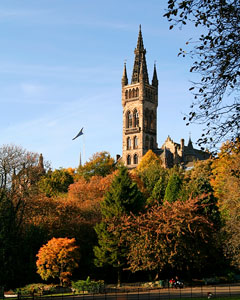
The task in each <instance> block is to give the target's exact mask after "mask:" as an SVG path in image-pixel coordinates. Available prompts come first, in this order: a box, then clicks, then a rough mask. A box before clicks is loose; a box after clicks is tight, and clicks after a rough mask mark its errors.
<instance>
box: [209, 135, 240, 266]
mask: <svg viewBox="0 0 240 300" xmlns="http://www.w3.org/2000/svg"><path fill="white" fill-rule="evenodd" d="M239 170H240V142H239V140H238V139H237V140H236V141H235V142H226V143H225V144H224V145H223V146H222V148H221V151H220V153H219V154H218V157H217V158H216V159H215V160H214V162H213V164H212V171H213V174H214V176H213V178H212V181H211V183H212V186H213V189H214V193H215V196H216V197H217V198H218V206H219V209H220V212H221V215H222V219H223V221H224V228H223V229H224V231H225V233H226V240H225V242H224V247H225V252H226V255H227V257H228V258H230V259H231V261H232V264H233V265H234V266H236V267H237V268H239V267H240V255H239V253H240V230H239V228H240V220H239V216H240V171H239Z"/></svg>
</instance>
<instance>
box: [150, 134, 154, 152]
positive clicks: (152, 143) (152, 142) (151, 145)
mask: <svg viewBox="0 0 240 300" xmlns="http://www.w3.org/2000/svg"><path fill="white" fill-rule="evenodd" d="M153 148H154V139H153V137H151V142H150V149H152V150H153Z"/></svg>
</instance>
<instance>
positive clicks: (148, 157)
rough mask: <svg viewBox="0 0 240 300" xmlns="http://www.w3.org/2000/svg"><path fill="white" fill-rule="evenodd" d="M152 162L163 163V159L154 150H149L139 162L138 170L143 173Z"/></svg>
mask: <svg viewBox="0 0 240 300" xmlns="http://www.w3.org/2000/svg"><path fill="white" fill-rule="evenodd" d="M151 164H161V159H160V158H159V156H157V155H156V154H155V153H154V152H153V151H152V150H148V152H147V153H146V154H145V155H144V156H143V158H142V159H141V161H140V163H139V164H138V166H137V171H138V172H140V173H141V172H142V171H143V170H144V169H146V168H148V167H149V165H151Z"/></svg>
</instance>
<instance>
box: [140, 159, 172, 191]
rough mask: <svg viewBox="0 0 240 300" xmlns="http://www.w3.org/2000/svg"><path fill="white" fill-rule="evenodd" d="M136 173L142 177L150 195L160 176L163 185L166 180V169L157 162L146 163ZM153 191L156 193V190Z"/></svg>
mask: <svg viewBox="0 0 240 300" xmlns="http://www.w3.org/2000/svg"><path fill="white" fill-rule="evenodd" d="M138 174H139V176H140V178H141V179H142V181H143V183H144V186H145V188H146V189H147V192H148V194H149V196H151V194H152V192H153V189H154V187H155V185H156V184H157V182H158V181H159V180H160V178H162V179H161V180H162V182H163V184H164V185H165V184H166V182H167V180H168V170H167V169H164V168H163V167H162V166H161V165H160V163H158V162H157V163H151V164H149V165H147V166H146V167H145V168H144V169H142V170H141V172H140V171H139V172H138ZM154 193H155V195H156V190H155V192H154Z"/></svg>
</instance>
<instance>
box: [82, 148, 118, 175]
mask: <svg viewBox="0 0 240 300" xmlns="http://www.w3.org/2000/svg"><path fill="white" fill-rule="evenodd" d="M114 170H115V162H114V159H113V158H112V157H111V156H110V154H109V153H108V152H106V151H103V152H97V153H95V154H93V156H92V157H91V158H90V159H89V161H88V162H86V163H85V165H84V166H79V168H78V171H77V172H78V174H79V175H80V176H83V177H84V178H85V179H86V180H88V179H89V178H90V177H92V176H103V177H104V176H106V175H108V174H110V173H112V172H113V171H114Z"/></svg>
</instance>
